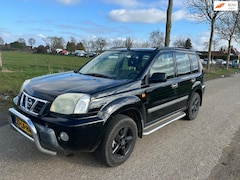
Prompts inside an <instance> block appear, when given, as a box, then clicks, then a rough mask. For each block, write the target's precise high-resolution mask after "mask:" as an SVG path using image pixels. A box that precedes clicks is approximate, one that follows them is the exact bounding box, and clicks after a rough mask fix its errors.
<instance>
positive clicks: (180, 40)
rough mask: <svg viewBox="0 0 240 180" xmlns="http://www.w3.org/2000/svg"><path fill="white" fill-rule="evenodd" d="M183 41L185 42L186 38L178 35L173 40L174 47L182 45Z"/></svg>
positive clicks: (183, 44)
mask: <svg viewBox="0 0 240 180" xmlns="http://www.w3.org/2000/svg"><path fill="white" fill-rule="evenodd" d="M185 43H186V40H185V39H183V38H181V37H180V38H178V39H176V40H175V41H174V43H173V46H174V47H184V46H185Z"/></svg>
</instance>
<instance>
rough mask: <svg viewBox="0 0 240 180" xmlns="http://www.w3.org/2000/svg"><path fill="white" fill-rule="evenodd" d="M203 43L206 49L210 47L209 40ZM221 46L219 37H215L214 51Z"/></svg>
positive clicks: (213, 42)
mask: <svg viewBox="0 0 240 180" xmlns="http://www.w3.org/2000/svg"><path fill="white" fill-rule="evenodd" d="M203 45H204V46H205V49H208V46H209V42H204V43H203ZM218 47H219V40H218V39H213V41H212V49H213V51H216V49H218Z"/></svg>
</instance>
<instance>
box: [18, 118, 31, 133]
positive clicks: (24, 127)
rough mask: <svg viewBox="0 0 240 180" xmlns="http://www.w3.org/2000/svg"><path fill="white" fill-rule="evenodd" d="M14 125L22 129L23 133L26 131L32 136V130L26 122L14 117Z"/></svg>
mask: <svg viewBox="0 0 240 180" xmlns="http://www.w3.org/2000/svg"><path fill="white" fill-rule="evenodd" d="M16 125H17V127H19V128H20V129H21V130H22V131H24V132H25V133H27V134H28V135H29V136H32V132H31V130H30V128H29V126H28V124H27V123H25V122H24V121H23V120H21V119H19V118H18V117H16Z"/></svg>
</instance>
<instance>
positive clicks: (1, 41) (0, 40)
mask: <svg viewBox="0 0 240 180" xmlns="http://www.w3.org/2000/svg"><path fill="white" fill-rule="evenodd" d="M3 44H4V40H3V38H2V37H0V45H3Z"/></svg>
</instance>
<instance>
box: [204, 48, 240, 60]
mask: <svg viewBox="0 0 240 180" xmlns="http://www.w3.org/2000/svg"><path fill="white" fill-rule="evenodd" d="M199 53H200V57H201V58H202V59H205V58H208V51H200V52H199ZM211 54H212V59H223V60H226V58H227V50H226V49H220V50H219V51H212V53H211ZM239 57H240V52H239V51H238V50H237V49H236V48H234V47H232V48H231V60H232V59H238V58H239Z"/></svg>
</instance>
